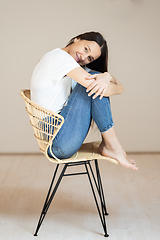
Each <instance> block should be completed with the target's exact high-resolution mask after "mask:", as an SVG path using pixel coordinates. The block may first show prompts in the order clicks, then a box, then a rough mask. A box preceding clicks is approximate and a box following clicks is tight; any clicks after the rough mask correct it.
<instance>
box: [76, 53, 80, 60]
mask: <svg viewBox="0 0 160 240" xmlns="http://www.w3.org/2000/svg"><path fill="white" fill-rule="evenodd" d="M76 62H80V58H79V56H78V54H77V53H76Z"/></svg>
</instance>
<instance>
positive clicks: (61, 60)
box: [31, 48, 101, 142]
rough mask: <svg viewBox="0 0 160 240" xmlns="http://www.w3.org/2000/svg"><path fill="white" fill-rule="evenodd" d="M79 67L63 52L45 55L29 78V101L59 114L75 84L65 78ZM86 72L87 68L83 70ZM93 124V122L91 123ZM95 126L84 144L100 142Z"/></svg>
mask: <svg viewBox="0 0 160 240" xmlns="http://www.w3.org/2000/svg"><path fill="white" fill-rule="evenodd" d="M77 67H80V65H79V64H78V63H77V62H76V61H75V60H74V58H73V57H72V56H71V55H69V54H68V53H67V52H65V51H64V50H61V49H60V48H56V49H54V50H52V51H51V52H48V53H46V54H45V55H44V56H43V57H42V58H41V60H40V61H39V62H38V64H37V65H36V67H35V69H34V71H33V74H32V78H31V99H32V101H33V102H35V103H37V104H38V105H40V106H42V107H44V108H46V109H49V110H51V111H53V112H56V113H59V112H61V110H62V108H63V105H64V103H65V102H66V100H67V99H68V97H69V95H70V93H71V87H72V88H74V87H75V84H76V82H75V81H74V80H72V79H71V78H70V77H68V76H66V74H67V73H68V72H70V71H71V70H73V69H75V68H77ZM85 70H86V71H87V72H89V71H90V69H89V68H87V67H86V68H85ZM92 122H93V121H92ZM100 140H101V135H100V132H99V131H98V128H97V125H96V124H95V123H92V127H91V128H90V131H89V133H88V135H87V138H86V140H85V142H92V141H100Z"/></svg>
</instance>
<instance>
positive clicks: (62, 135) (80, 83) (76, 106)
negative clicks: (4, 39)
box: [31, 32, 138, 170]
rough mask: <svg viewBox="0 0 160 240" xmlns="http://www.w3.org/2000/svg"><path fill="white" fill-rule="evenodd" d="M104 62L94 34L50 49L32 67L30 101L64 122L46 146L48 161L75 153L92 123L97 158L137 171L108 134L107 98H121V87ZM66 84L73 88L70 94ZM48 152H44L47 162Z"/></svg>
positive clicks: (101, 45)
mask: <svg viewBox="0 0 160 240" xmlns="http://www.w3.org/2000/svg"><path fill="white" fill-rule="evenodd" d="M107 61H108V49H107V44H106V41H105V40H104V38H103V36H102V35H101V34H100V33H98V32H87V33H84V34H80V35H78V36H76V37H74V38H72V39H71V40H70V42H69V43H68V44H67V46H66V47H64V48H62V49H60V48H56V49H54V50H52V51H51V52H49V53H47V54H45V55H44V56H43V57H42V59H41V60H40V61H39V62H38V64H37V66H36V67H35V69H34V72H33V75H32V79H31V98H32V100H33V101H34V102H35V103H37V104H39V105H41V106H43V107H45V108H47V109H49V110H52V111H54V112H57V113H60V114H61V115H62V116H63V117H64V119H65V122H64V124H63V126H62V128H61V129H60V131H59V133H58V134H57V136H56V137H55V139H54V140H53V143H52V147H51V151H52V153H53V155H54V156H56V157H57V158H59V159H65V158H69V157H70V156H72V155H73V154H74V153H76V152H77V150H78V149H79V148H80V146H81V145H82V143H83V141H84V139H85V137H86V135H87V133H88V131H89V128H90V125H91V120H92V119H93V120H94V121H95V123H96V124H97V126H98V128H99V131H100V132H101V136H102V142H101V144H100V146H99V152H100V153H101V155H103V156H106V157H111V158H114V159H116V160H117V161H118V162H119V163H120V164H122V165H123V166H124V167H127V168H131V169H133V170H138V168H137V166H136V163H135V161H134V160H131V159H129V158H128V156H127V155H126V153H125V151H124V150H123V148H122V146H121V145H120V143H119V141H118V139H117V136H116V133H115V130H114V123H113V120H112V115H111V109H110V102H109V96H111V95H114V94H120V93H122V91H123V87H122V85H121V84H120V83H119V81H118V80H116V79H114V78H113V77H112V76H111V75H110V74H109V73H108V72H107ZM85 66H87V67H89V69H88V68H87V67H85ZM90 69H92V70H95V71H99V72H101V73H99V72H95V71H90ZM88 71H90V72H89V73H88ZM72 79H73V80H75V81H76V82H77V84H76V86H75V88H74V89H73V91H72V92H71V84H72ZM52 153H51V152H50V151H48V154H49V156H50V157H52Z"/></svg>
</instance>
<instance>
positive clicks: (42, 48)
mask: <svg viewBox="0 0 160 240" xmlns="http://www.w3.org/2000/svg"><path fill="white" fill-rule="evenodd" d="M159 11H160V1H159V0H152V1H151V0H99V1H96V0H81V1H77V0H59V1H57V0H14V1H13V0H5V1H2V0H1V1H0V35H1V38H0V39H1V40H0V42H1V44H0V53H1V54H0V55H1V57H0V66H1V70H0V84H1V85H0V88H1V94H0V104H1V106H0V110H1V118H0V119H1V144H0V153H29V152H31V153H34V152H35V153H36V152H38V151H39V150H38V144H37V142H36V140H35V139H34V137H33V130H32V128H31V126H30V125H29V118H28V115H27V113H26V112H25V110H24V101H23V100H22V98H21V97H20V94H19V93H20V90H21V89H25V88H30V79H31V75H32V72H33V69H34V67H35V65H36V63H37V62H38V61H39V59H40V58H41V57H42V56H43V54H45V53H46V52H48V51H50V50H52V49H53V48H56V47H60V48H61V47H64V46H65V45H66V43H67V42H68V41H69V40H70V39H71V38H72V37H73V36H76V35H78V34H80V33H83V32H85V31H92V30H93V31H99V32H101V33H102V34H103V36H104V37H105V39H106V40H107V42H108V47H109V72H110V73H111V74H112V75H113V76H114V77H115V78H117V79H118V80H119V81H120V82H121V83H122V84H123V86H124V92H123V94H122V95H120V96H113V97H111V104H112V112H113V118H114V122H115V128H116V133H117V136H118V138H119V140H120V142H121V144H122V146H123V148H124V149H125V150H126V151H128V152H159V151H160V94H159V91H160V77H159V69H160V67H159V65H160V57H159V56H160V14H159Z"/></svg>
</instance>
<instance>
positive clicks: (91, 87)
mask: <svg viewBox="0 0 160 240" xmlns="http://www.w3.org/2000/svg"><path fill="white" fill-rule="evenodd" d="M96 85H97V82H96V81H94V82H92V83H91V84H90V85H89V86H88V87H87V89H86V92H89V91H90V90H92V89H93V88H94V87H95V86H96Z"/></svg>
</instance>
